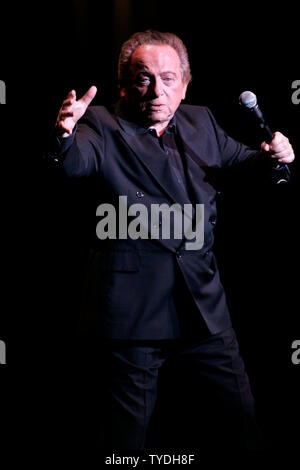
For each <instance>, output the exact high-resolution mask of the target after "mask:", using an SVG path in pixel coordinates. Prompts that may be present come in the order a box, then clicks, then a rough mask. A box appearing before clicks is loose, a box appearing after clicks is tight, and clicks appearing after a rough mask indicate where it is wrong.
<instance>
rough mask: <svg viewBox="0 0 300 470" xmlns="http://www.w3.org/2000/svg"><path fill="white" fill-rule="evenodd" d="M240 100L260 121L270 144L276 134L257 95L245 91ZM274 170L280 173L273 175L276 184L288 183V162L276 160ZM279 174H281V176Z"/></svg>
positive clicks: (266, 139)
mask: <svg viewBox="0 0 300 470" xmlns="http://www.w3.org/2000/svg"><path fill="white" fill-rule="evenodd" d="M239 102H240V104H241V105H242V106H243V107H244V108H246V109H248V110H249V111H250V112H251V113H252V115H253V116H254V117H255V119H256V120H257V121H258V123H259V126H260V128H261V129H263V131H264V134H265V141H266V142H267V143H268V144H269V143H270V142H271V140H272V139H273V137H274V134H273V132H272V131H271V128H270V126H269V125H268V124H267V122H266V120H265V118H264V115H263V113H262V111H261V109H260V107H259V106H258V104H257V98H256V95H255V94H254V93H252V91H244V92H243V93H241V94H240V97H239ZM273 170H276V171H277V172H278V175H273V181H274V182H275V183H276V184H281V183H288V181H289V179H290V169H289V167H288V165H287V164H286V163H285V164H282V163H278V162H275V163H274V166H273ZM282 170H283V171H282ZM283 173H284V174H283ZM277 176H279V178H278V177H277Z"/></svg>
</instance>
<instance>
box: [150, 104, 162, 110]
mask: <svg viewBox="0 0 300 470" xmlns="http://www.w3.org/2000/svg"><path fill="white" fill-rule="evenodd" d="M164 106H165V105H164V104H153V103H150V104H149V105H148V106H147V107H148V109H152V110H154V111H158V110H160V109H162V108H163V107H164Z"/></svg>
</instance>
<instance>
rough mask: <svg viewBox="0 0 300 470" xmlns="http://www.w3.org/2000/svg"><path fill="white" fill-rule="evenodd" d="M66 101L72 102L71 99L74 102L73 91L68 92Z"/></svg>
mask: <svg viewBox="0 0 300 470" xmlns="http://www.w3.org/2000/svg"><path fill="white" fill-rule="evenodd" d="M66 99H67V100H73V99H75V100H76V91H75V90H71V91H69V93H68V96H67V98H66Z"/></svg>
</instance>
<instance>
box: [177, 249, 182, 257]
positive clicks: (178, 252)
mask: <svg viewBox="0 0 300 470" xmlns="http://www.w3.org/2000/svg"><path fill="white" fill-rule="evenodd" d="M176 256H177V258H181V253H180V251H179V250H177V251H176Z"/></svg>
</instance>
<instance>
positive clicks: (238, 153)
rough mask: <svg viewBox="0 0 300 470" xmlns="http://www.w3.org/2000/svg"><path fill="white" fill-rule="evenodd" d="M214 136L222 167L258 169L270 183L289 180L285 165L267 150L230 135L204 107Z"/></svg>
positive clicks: (246, 169) (247, 169)
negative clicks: (278, 162)
mask: <svg viewBox="0 0 300 470" xmlns="http://www.w3.org/2000/svg"><path fill="white" fill-rule="evenodd" d="M206 110H207V112H208V116H209V119H210V122H211V125H212V127H213V131H214V133H215V136H216V141H217V145H218V149H219V154H220V161H221V167H222V168H230V167H235V168H239V169H242V170H245V171H249V170H250V171H254V172H255V171H260V172H262V173H263V174H265V175H267V176H268V177H269V179H270V180H271V181H272V183H275V184H278V183H281V182H289V180H290V170H289V167H288V166H287V165H280V164H279V165H278V164H277V162H274V161H273V160H272V159H271V158H270V155H269V154H268V153H267V152H264V151H262V150H255V149H252V148H250V147H248V146H247V145H244V144H242V143H241V142H238V141H237V140H235V139H233V138H232V137H230V136H229V135H228V134H227V133H226V132H225V131H224V130H223V129H222V128H221V127H220V126H219V125H218V123H217V122H216V120H215V118H214V116H213V115H212V113H211V111H210V110H209V109H208V108H206Z"/></svg>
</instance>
